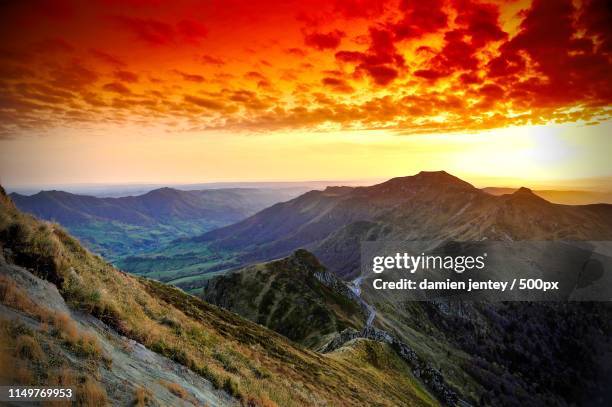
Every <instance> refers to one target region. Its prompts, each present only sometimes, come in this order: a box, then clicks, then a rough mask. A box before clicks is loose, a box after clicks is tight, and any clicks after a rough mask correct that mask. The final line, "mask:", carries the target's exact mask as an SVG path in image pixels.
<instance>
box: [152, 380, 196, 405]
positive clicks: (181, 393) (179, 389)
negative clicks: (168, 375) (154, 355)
mask: <svg viewBox="0 0 612 407" xmlns="http://www.w3.org/2000/svg"><path fill="white" fill-rule="evenodd" d="M159 383H160V384H161V385H162V386H164V387H165V388H166V389H168V391H169V392H170V393H172V394H174V395H175V396H176V397H179V398H182V399H184V400H186V399H188V398H189V397H190V395H189V392H187V390H185V388H184V387H183V386H181V385H180V384H178V383H173V382H169V381H167V380H160V381H159Z"/></svg>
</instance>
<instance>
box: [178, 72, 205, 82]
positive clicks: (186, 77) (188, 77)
mask: <svg viewBox="0 0 612 407" xmlns="http://www.w3.org/2000/svg"><path fill="white" fill-rule="evenodd" d="M174 72H175V73H177V74H179V75H180V76H182V77H183V79H184V80H186V81H189V82H198V83H199V82H204V77H203V76H202V75H197V74H190V73H185V72H182V71H178V70H176V69H175V70H174Z"/></svg>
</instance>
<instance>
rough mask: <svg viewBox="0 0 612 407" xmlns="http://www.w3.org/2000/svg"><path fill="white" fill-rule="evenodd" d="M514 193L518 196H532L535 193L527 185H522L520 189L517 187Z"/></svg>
mask: <svg viewBox="0 0 612 407" xmlns="http://www.w3.org/2000/svg"><path fill="white" fill-rule="evenodd" d="M512 195H516V196H520V195H524V196H530V195H535V194H534V193H533V191H532V190H531V189H529V188H527V187H520V188H519V189H517V190H516V191H514V192H513V193H512Z"/></svg>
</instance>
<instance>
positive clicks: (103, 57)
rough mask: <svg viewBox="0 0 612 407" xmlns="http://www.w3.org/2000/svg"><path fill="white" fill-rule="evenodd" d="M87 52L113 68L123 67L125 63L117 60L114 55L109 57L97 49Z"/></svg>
mask: <svg viewBox="0 0 612 407" xmlns="http://www.w3.org/2000/svg"><path fill="white" fill-rule="evenodd" d="M89 52H90V53H91V54H92V55H93V56H94V57H96V58H98V59H99V60H101V61H103V62H106V63H108V64H111V65H115V66H118V67H119V66H125V62H123V61H122V60H121V59H119V58H117V57H116V56H114V55H111V54H109V53H107V52H104V51H100V50H98V49H95V48H91V49H90V50H89Z"/></svg>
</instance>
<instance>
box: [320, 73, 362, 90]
mask: <svg viewBox="0 0 612 407" xmlns="http://www.w3.org/2000/svg"><path fill="white" fill-rule="evenodd" d="M321 83H323V85H325V86H329V87H330V88H332V89H333V90H335V91H336V92H340V93H353V92H354V91H355V89H353V88H352V87H351V85H349V84H348V83H347V82H346V81H345V80H343V79H337V78H330V77H326V78H323V79H321Z"/></svg>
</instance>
